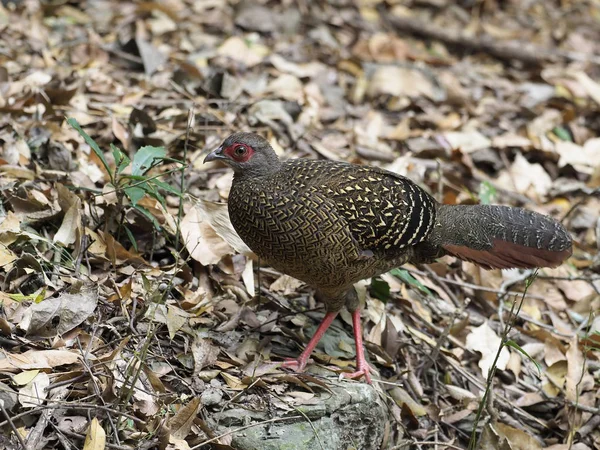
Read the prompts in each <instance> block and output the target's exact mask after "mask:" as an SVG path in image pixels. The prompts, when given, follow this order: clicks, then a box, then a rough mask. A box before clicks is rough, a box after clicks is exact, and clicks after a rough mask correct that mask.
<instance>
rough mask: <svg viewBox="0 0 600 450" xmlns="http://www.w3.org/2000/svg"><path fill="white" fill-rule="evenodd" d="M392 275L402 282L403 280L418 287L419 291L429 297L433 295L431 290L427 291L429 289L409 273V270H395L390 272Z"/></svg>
mask: <svg viewBox="0 0 600 450" xmlns="http://www.w3.org/2000/svg"><path fill="white" fill-rule="evenodd" d="M390 273H391V274H392V275H394V276H395V277H396V278H399V279H400V280H402V281H403V282H404V283H406V284H408V285H410V286H413V287H416V288H417V289H419V290H420V291H422V292H424V293H425V294H427V295H431V291H430V290H429V289H427V287H425V286H424V285H423V283H421V282H420V281H419V280H417V279H416V278H415V277H413V276H412V275H411V274H410V272H408V271H407V270H404V269H393V270H391V271H390Z"/></svg>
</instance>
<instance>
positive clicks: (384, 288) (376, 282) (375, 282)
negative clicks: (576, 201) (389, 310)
mask: <svg viewBox="0 0 600 450" xmlns="http://www.w3.org/2000/svg"><path fill="white" fill-rule="evenodd" d="M371 295H372V296H373V297H375V298H378V299H379V300H381V301H382V302H384V303H385V302H387V301H388V300H389V299H390V285H389V284H387V282H386V281H383V280H382V279H381V278H372V279H371Z"/></svg>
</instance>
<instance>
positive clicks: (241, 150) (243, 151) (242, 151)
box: [233, 145, 248, 156]
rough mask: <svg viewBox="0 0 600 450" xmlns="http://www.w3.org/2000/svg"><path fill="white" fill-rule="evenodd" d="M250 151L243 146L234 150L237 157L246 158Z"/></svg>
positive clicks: (238, 146)
mask: <svg viewBox="0 0 600 450" xmlns="http://www.w3.org/2000/svg"><path fill="white" fill-rule="evenodd" d="M247 151H248V150H246V147H244V146H243V145H236V146H235V147H234V149H233V152H234V153H235V156H244V155H245V154H246V152H247Z"/></svg>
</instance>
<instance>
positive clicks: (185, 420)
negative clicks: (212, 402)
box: [168, 397, 200, 439]
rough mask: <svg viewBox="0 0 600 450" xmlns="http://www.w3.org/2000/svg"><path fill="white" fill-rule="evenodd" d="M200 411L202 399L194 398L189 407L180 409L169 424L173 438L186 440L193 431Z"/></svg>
mask: <svg viewBox="0 0 600 450" xmlns="http://www.w3.org/2000/svg"><path fill="white" fill-rule="evenodd" d="M199 409H200V397H194V398H193V399H192V400H191V401H190V402H188V404H187V405H185V406H184V407H182V408H180V409H179V410H178V411H177V413H176V414H175V415H174V416H173V417H172V418H171V419H169V422H168V426H169V428H170V430H171V436H172V437H174V438H175V439H185V437H186V436H187V435H188V434H189V433H190V430H191V429H192V425H193V424H194V419H195V418H196V414H198V410H199Z"/></svg>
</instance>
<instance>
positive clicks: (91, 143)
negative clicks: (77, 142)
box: [67, 117, 113, 181]
mask: <svg viewBox="0 0 600 450" xmlns="http://www.w3.org/2000/svg"><path fill="white" fill-rule="evenodd" d="M67 123H68V124H69V125H71V126H72V127H73V128H75V130H76V131H77V132H78V133H79V134H80V135H81V137H83V140H84V141H85V142H86V144H87V145H89V146H90V147H91V148H92V150H93V151H94V153H95V154H96V156H97V157H98V158H100V161H102V164H103V165H104V168H105V169H106V172H108V176H109V177H110V181H113V176H112V173H111V171H110V167H109V165H108V162H107V161H106V158H105V157H104V153H102V150H100V147H98V144H96V141H94V140H93V139H92V138H91V137H90V136H89V135H88V134H87V133H86V132H85V131H83V129H82V128H81V126H80V125H79V124H78V123H77V120H75V119H74V118H72V117H70V118H68V119H67Z"/></svg>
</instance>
